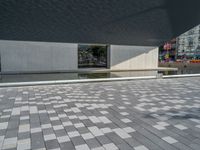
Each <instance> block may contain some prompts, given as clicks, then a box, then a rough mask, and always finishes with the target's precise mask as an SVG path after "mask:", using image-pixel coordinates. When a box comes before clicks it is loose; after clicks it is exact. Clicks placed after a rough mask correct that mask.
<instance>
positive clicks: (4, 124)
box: [0, 122, 8, 130]
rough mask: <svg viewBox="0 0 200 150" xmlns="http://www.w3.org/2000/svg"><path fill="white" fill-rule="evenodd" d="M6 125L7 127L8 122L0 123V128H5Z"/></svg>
mask: <svg viewBox="0 0 200 150" xmlns="http://www.w3.org/2000/svg"><path fill="white" fill-rule="evenodd" d="M7 127H8V122H3V123H0V130H3V129H7Z"/></svg>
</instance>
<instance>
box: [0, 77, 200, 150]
mask: <svg viewBox="0 0 200 150" xmlns="http://www.w3.org/2000/svg"><path fill="white" fill-rule="evenodd" d="M199 81H200V78H199V77H196V78H180V79H161V80H159V79H157V80H137V81H126V82H125V81H123V82H107V83H104V82H101V83H90V84H86V83H84V84H66V85H51V86H50V85H47V86H32V87H31V86H30V87H15V88H10V87H9V88H1V89H0V149H18V150H22V149H33V150H35V149H40V150H43V149H54V150H57V149H62V150H73V149H77V150H89V149H94V150H105V149H106V150H114V149H121V150H131V149H135V150H148V149H149V150H177V149H180V150H199V149H200V82H199Z"/></svg>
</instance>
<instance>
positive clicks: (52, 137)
mask: <svg viewBox="0 0 200 150" xmlns="http://www.w3.org/2000/svg"><path fill="white" fill-rule="evenodd" d="M54 139H56V135H55V134H48V135H44V140H45V141H49V140H54Z"/></svg>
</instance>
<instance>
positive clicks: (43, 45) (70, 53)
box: [0, 40, 78, 72]
mask: <svg viewBox="0 0 200 150" xmlns="http://www.w3.org/2000/svg"><path fill="white" fill-rule="evenodd" d="M77 47H78V45H77V44H69V43H48V42H24V41H4V40H0V52H1V70H2V72H45V71H51V72H52V71H53V72H54V71H69V70H76V69H77V66H78V65H77V62H78V60H77Z"/></svg>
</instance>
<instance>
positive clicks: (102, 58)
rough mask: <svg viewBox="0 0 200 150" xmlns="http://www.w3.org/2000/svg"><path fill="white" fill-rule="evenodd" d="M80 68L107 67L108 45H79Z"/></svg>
mask: <svg viewBox="0 0 200 150" xmlns="http://www.w3.org/2000/svg"><path fill="white" fill-rule="evenodd" d="M78 67H79V68H99V67H103V68H106V67H107V46H106V45H83V44H82V45H79V46H78Z"/></svg>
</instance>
